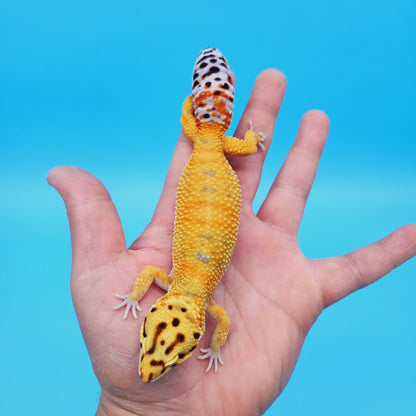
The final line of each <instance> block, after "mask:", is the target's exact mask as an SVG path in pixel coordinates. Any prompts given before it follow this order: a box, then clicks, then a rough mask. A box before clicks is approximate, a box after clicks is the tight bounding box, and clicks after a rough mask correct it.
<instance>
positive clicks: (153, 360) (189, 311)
mask: <svg viewBox="0 0 416 416" xmlns="http://www.w3.org/2000/svg"><path fill="white" fill-rule="evenodd" d="M233 83H234V80H233V74H232V72H231V70H230V69H229V67H228V64H227V61H226V60H225V58H224V57H223V56H222V55H221V53H220V52H219V51H218V50H217V49H213V48H208V49H205V50H203V51H202V52H201V54H200V56H199V57H198V59H197V61H196V64H195V67H194V76H193V94H192V96H189V97H188V98H187V99H186V100H185V102H184V105H183V111H182V118H181V122H182V125H183V129H184V131H185V134H186V135H187V137H188V138H189V140H190V141H191V142H192V143H193V145H194V150H193V152H192V155H191V157H190V159H189V160H188V163H187V165H186V167H185V168H184V170H183V172H182V175H181V177H180V180H179V184H178V190H177V198H176V213H175V229H174V239H173V251H172V256H173V269H172V272H171V274H170V275H167V274H166V273H165V272H164V271H163V270H161V269H159V268H158V267H155V266H147V267H145V269H143V271H142V272H141V273H140V275H139V276H138V278H137V279H136V282H135V284H134V287H133V290H132V291H131V292H130V294H129V295H128V296H119V297H121V298H123V299H124V302H123V303H121V304H120V305H119V306H118V307H122V306H124V305H126V314H125V317H126V315H127V313H128V311H129V309H130V308H132V312H133V314H134V315H135V310H136V308H137V309H139V308H138V301H139V300H140V299H141V297H142V296H143V295H144V294H145V292H146V291H147V289H148V288H149V287H150V285H151V283H152V281H153V280H156V281H157V282H158V283H159V284H160V285H161V286H162V287H164V288H165V289H167V290H168V293H167V294H166V295H164V296H163V297H162V298H160V299H159V300H158V301H157V302H156V303H155V304H154V305H153V307H152V308H151V309H150V311H149V313H148V314H147V316H146V318H145V320H144V322H143V325H142V328H141V332H140V366H139V374H140V376H141V378H142V380H143V381H145V382H150V381H154V380H156V379H157V378H158V377H160V376H161V375H163V374H165V373H166V372H167V371H168V370H170V369H171V368H172V367H174V366H175V365H177V364H179V363H181V362H182V361H184V360H185V359H186V358H188V357H189V356H190V355H191V354H192V352H193V351H194V350H195V348H196V346H197V344H198V342H199V340H200V339H201V336H202V335H203V333H204V330H205V311H206V310H208V312H209V313H210V314H211V315H213V316H214V317H215V319H216V320H217V328H216V330H215V332H214V335H213V337H212V340H211V345H210V348H209V349H208V350H203V352H205V353H206V354H205V355H203V356H202V357H199V358H208V359H209V366H208V370H209V369H210V368H211V365H212V364H214V367H215V370H216V369H217V363H218V362H220V363H221V364H223V362H222V359H221V355H220V348H221V346H222V345H223V344H224V342H225V340H226V338H227V335H228V331H229V328H230V320H229V318H228V316H227V314H226V312H225V311H224V310H223V309H222V308H221V307H220V306H218V305H216V304H215V303H214V302H213V301H212V300H211V297H212V294H213V292H214V290H215V288H216V286H217V284H218V282H219V280H220V279H221V277H222V276H223V274H224V272H225V270H226V268H227V266H228V263H229V261H230V258H231V254H232V252H233V249H234V244H235V240H236V236H237V229H238V223H239V218H240V204H241V191H240V186H239V182H238V178H237V176H236V174H235V173H234V171H233V170H232V168H231V166H230V164H229V163H228V161H227V159H226V157H225V156H245V155H248V154H252V153H254V152H256V150H257V145H258V144H259V143H260V142H261V141H262V140H263V137H262V135H261V133H260V134H257V133H254V131H252V130H248V131H247V133H246V135H245V137H244V139H243V140H240V139H237V138H234V137H224V134H225V132H226V130H227V129H228V127H229V124H230V121H231V115H232V108H233V104H232V103H233V100H234V98H233V93H234V86H233ZM118 307H116V308H118Z"/></svg>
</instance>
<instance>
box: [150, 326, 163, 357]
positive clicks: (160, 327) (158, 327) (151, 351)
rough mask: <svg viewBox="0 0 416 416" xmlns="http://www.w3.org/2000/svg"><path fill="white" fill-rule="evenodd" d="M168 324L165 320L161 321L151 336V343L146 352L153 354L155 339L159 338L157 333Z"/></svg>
mask: <svg viewBox="0 0 416 416" xmlns="http://www.w3.org/2000/svg"><path fill="white" fill-rule="evenodd" d="M167 326H168V324H167V323H166V322H161V323H160V324H159V325H158V326H157V327H156V331H155V335H154V337H153V344H152V346H151V347H150V349H149V351H147V353H148V354H153V353H154V352H155V347H156V343H157V339H158V338H159V335H160V334H161V333H162V332H163V330H164V329H165V328H166V327H167Z"/></svg>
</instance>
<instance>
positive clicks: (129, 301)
mask: <svg viewBox="0 0 416 416" xmlns="http://www.w3.org/2000/svg"><path fill="white" fill-rule="evenodd" d="M154 280H155V281H156V283H157V284H158V285H159V286H160V287H161V288H163V289H165V290H168V289H169V286H170V284H171V278H170V276H169V275H168V274H167V273H166V272H165V271H164V270H162V269H161V268H159V267H156V266H146V267H145V268H144V269H143V270H142V272H141V273H140V274H139V276H138V277H137V279H136V281H135V282H134V286H133V289H132V291H131V292H130V293H129V294H128V295H118V294H116V297H117V298H119V299H122V300H123V302H121V303H120V304H119V305H117V306H114V308H113V309H115V310H116V309H120V308H122V307H123V306H125V307H126V309H125V311H124V315H123V319H126V317H127V315H128V314H129V311H130V310H131V312H132V314H133V316H134V318H137V314H136V309H137V310H138V311H141V308H140V306H139V300H140V299H141V298H142V297H143V296H144V295H145V293H146V292H147V290H148V289H149V287H150V285H151V284H152V282H153V281H154Z"/></svg>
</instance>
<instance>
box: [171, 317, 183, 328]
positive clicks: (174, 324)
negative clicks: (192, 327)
mask: <svg viewBox="0 0 416 416" xmlns="http://www.w3.org/2000/svg"><path fill="white" fill-rule="evenodd" d="M180 322H181V321H180V320H179V319H178V318H173V320H172V325H173V326H178V325H179V324H180Z"/></svg>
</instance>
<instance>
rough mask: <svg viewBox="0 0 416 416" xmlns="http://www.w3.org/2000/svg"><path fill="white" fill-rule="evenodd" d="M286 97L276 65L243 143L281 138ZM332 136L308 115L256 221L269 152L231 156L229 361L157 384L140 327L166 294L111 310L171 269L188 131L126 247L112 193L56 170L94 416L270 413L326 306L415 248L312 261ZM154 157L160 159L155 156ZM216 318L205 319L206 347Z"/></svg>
mask: <svg viewBox="0 0 416 416" xmlns="http://www.w3.org/2000/svg"><path fill="white" fill-rule="evenodd" d="M284 90H285V79H284V77H283V75H282V74H280V73H279V72H277V71H274V70H267V71H264V72H263V73H261V74H260V75H259V77H258V78H257V80H256V83H255V85H254V88H253V92H252V94H251V97H250V100H249V102H248V104H247V108H246V110H245V112H244V114H243V116H242V119H241V121H240V124H239V127H238V129H237V132H236V136H238V137H242V136H243V135H244V133H245V131H246V130H247V126H248V121H249V120H252V122H253V125H254V128H255V130H257V131H262V132H264V133H265V135H266V137H267V138H271V137H272V135H273V129H274V125H275V122H276V117H277V113H278V110H279V108H280V105H281V102H282V99H283V95H284ZM327 132H328V120H327V118H326V116H325V115H324V114H323V113H321V112H319V111H311V112H309V113H307V114H306V115H305V116H304V117H303V118H302V120H301V123H300V127H299V131H298V133H297V136H296V139H295V141H294V144H293V146H292V148H291V150H290V152H289V154H288V156H287V158H286V161H285V163H284V164H283V166H282V168H281V170H280V172H279V174H278V175H277V177H276V179H275V181H274V183H273V185H272V187H271V189H270V192H269V194H268V196H267V198H266V199H265V201H264V203H263V205H262V207H261V209H260V211H259V212H258V214H257V215H256V214H255V213H254V212H253V210H252V201H253V198H254V195H255V193H256V190H257V186H258V183H259V180H260V176H261V170H262V166H263V161H264V159H265V157H266V153H267V149H268V147H269V145H270V140H267V139H266V142H265V145H266V151H259V152H257V153H256V154H255V155H252V156H249V157H246V158H239V159H237V158H236V159H233V160H232V161H231V164H232V166H233V168H234V169H235V171H236V173H237V175H238V177H239V179H240V183H241V188H242V194H243V201H242V210H241V220H240V227H239V233H238V238H237V243H236V247H235V250H234V253H233V256H232V259H231V263H230V265H229V267H228V270H227V272H226V274H225V276H224V278H223V279H222V280H221V282H220V284H219V286H218V288H217V289H216V291H215V293H214V300H215V302H216V303H218V304H219V305H221V306H222V307H223V308H224V309H225V310H226V311H227V313H228V315H229V316H230V318H231V331H230V335H229V337H228V340H227V342H226V343H225V345H224V347H223V348H222V357H223V360H224V362H225V366H224V367H221V368H220V369H219V371H218V373H216V374H214V372H213V371H211V372H210V373H205V368H206V363H205V362H201V361H200V360H198V359H197V357H196V355H197V354H194V355H193V356H192V357H191V358H190V359H188V360H187V361H185V362H184V363H183V364H181V365H180V366H178V367H176V368H175V369H174V370H172V371H170V372H169V373H167V374H166V375H165V376H163V377H162V378H161V379H159V380H157V381H156V382H155V383H151V384H147V383H143V382H142V381H141V379H140V378H139V376H138V374H137V368H138V361H139V329H140V325H141V323H142V321H143V319H144V316H145V314H146V313H147V310H148V308H149V307H150V305H152V304H153V303H154V302H155V300H156V299H157V298H158V297H160V296H161V294H162V293H163V292H162V290H161V289H159V288H158V287H156V286H155V285H153V286H152V287H151V288H150V290H149V292H148V293H147V294H146V296H145V297H144V298H143V300H142V301H141V302H140V304H141V307H142V309H143V311H142V312H141V313H140V314H139V317H138V319H137V320H135V319H133V318H132V317H129V318H128V319H126V320H125V321H123V320H122V319H121V318H122V312H120V311H119V312H114V311H113V309H112V307H113V306H114V305H116V304H117V299H116V298H115V297H114V293H116V292H117V293H128V292H129V290H130V289H131V286H132V284H133V282H134V279H135V278H136V277H137V275H138V273H139V272H140V271H141V269H142V268H143V267H144V266H146V265H149V264H150V265H155V266H159V267H161V268H163V269H164V270H165V271H166V272H169V271H170V269H171V266H172V264H171V246H172V233H173V220H174V210H175V193H176V186H177V182H178V179H179V175H180V173H181V171H182V169H183V167H184V165H185V163H186V160H187V158H188V157H189V155H190V153H191V150H192V147H191V145H190V143H189V142H188V141H187V139H186V138H185V137H184V135H183V133H182V134H181V136H180V138H179V141H178V145H177V148H176V150H175V153H174V156H173V160H172V163H171V166H170V169H169V172H168V176H167V179H166V183H165V186H164V189H163V192H162V195H161V197H160V200H159V203H158V205H157V208H156V211H155V214H154V216H153V218H152V220H151V222H150V224H149V225H148V227H147V228H146V230H145V231H144V232H143V234H142V235H141V236H140V237H139V238H138V239H137V240H136V241H135V242H134V243H133V245H132V246H131V247H130V248H129V249H126V242H125V238H124V233H123V230H122V227H121V224H120V220H119V217H118V215H117V211H116V208H115V207H114V205H113V203H112V201H111V198H110V196H109V194H108V192H107V191H106V189H105V188H104V186H103V185H102V184H101V183H100V182H99V181H98V180H97V179H96V178H94V177H93V176H92V175H90V174H89V173H87V172H85V171H83V170H82V169H78V168H74V167H59V168H55V169H53V170H52V171H51V172H50V173H49V176H48V180H49V182H50V183H51V185H53V186H54V187H55V188H56V189H57V190H58V192H59V193H60V194H61V195H62V197H63V199H64V201H65V204H66V206H67V210H68V217H69V221H70V226H71V237H72V247H73V267H72V275H71V290H72V297H73V302H74V306H75V309H76V312H77V316H78V319H79V323H80V326H81V329H82V332H83V336H84V339H85V342H86V344H87V347H88V351H89V354H90V357H91V361H92V365H93V367H94V371H95V374H96V376H97V378H98V380H99V382H100V385H101V388H102V394H101V400H100V405H99V408H98V411H97V414H109V415H124V414H126V415H127V414H158V415H161V414H165V413H166V414H180V415H184V414H185V415H188V414H189V415H194V414H205V415H211V414H216V415H227V416H230V415H255V414H261V413H262V412H264V411H265V409H266V408H267V407H268V406H269V405H270V404H271V403H272V401H273V400H274V399H275V398H276V397H277V395H278V394H279V393H280V392H281V391H282V389H283V388H284V386H285V385H286V383H287V381H288V379H289V377H290V375H291V373H292V371H293V368H294V365H295V363H296V360H297V357H298V355H299V352H300V350H301V347H302V344H303V341H304V338H305V336H306V334H307V332H308V330H309V328H310V327H311V326H312V324H313V323H314V321H315V320H316V319H317V318H318V316H319V314H320V313H321V311H322V310H323V308H325V307H326V306H329V305H330V304H332V303H334V302H336V301H338V300H339V299H341V298H342V297H344V296H346V295H348V294H349V293H351V292H353V291H355V290H357V289H359V288H361V287H363V286H366V285H368V284H370V283H372V282H373V281H375V280H376V279H378V278H380V277H381V276H383V275H385V274H386V273H388V272H389V271H390V270H392V269H393V268H394V267H396V266H398V265H399V264H401V263H403V262H404V261H406V260H407V259H409V258H410V257H412V256H413V255H414V254H415V253H416V226H415V224H410V225H407V226H405V227H402V228H401V229H398V230H396V231H395V232H393V233H392V234H390V235H389V236H387V237H386V238H384V239H383V240H380V241H378V242H376V243H373V244H372V245H370V246H367V247H364V248H361V249H359V250H357V251H354V252H352V253H349V254H347V255H345V256H341V257H336V258H328V259H320V260H311V259H307V258H305V257H304V256H303V254H302V252H301V251H300V249H299V246H298V243H297V232H298V228H299V223H300V221H301V218H302V214H303V210H304V207H305V203H306V199H307V197H308V194H309V191H310V188H311V186H312V183H313V180H314V177H315V173H316V169H317V167H318V163H319V158H320V155H321V152H322V150H323V147H324V144H325V140H326V136H327ZM155 158H156V156H155ZM214 326H215V324H214V322H213V320H211V319H210V318H208V320H207V335H205V336H204V337H203V339H202V340H201V343H200V346H202V347H206V346H207V345H208V342H209V339H210V335H211V333H212V331H213V329H214Z"/></svg>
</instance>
